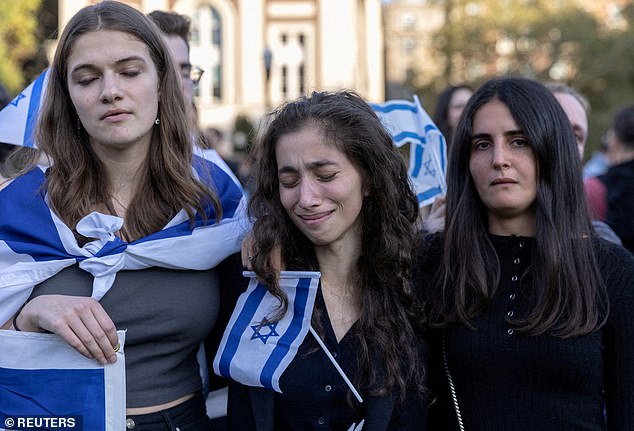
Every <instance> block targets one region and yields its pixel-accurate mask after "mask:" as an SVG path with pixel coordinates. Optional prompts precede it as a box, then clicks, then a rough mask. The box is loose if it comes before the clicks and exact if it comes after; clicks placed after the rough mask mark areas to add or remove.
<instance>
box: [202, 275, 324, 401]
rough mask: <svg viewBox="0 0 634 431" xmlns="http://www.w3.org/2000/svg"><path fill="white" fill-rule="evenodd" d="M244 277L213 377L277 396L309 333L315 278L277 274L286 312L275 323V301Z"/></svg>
mask: <svg viewBox="0 0 634 431" xmlns="http://www.w3.org/2000/svg"><path fill="white" fill-rule="evenodd" d="M244 274H245V276H247V277H251V282H250V283H249V287H248V288H247V290H246V292H244V293H243V294H242V295H241V296H240V298H238V302H237V304H236V307H235V309H234V311H233V314H232V315H231V319H230V320H229V324H228V325H227V329H226V330H225V333H224V335H223V337H222V341H221V343H220V347H219V348H218V353H217V354H216V357H215V358H214V364H213V365H214V371H215V373H216V374H218V375H219V376H223V377H227V378H230V379H232V380H235V381H237V382H240V383H242V384H245V385H249V386H259V387H265V388H268V389H272V390H275V391H277V392H282V391H281V390H280V386H279V379H280V376H281V375H282V373H283V372H284V370H285V369H286V367H287V366H288V364H290V362H291V361H292V360H293V358H294V357H295V354H296V353H297V349H298V348H299V346H300V345H301V344H302V342H303V341H304V338H305V337H306V334H307V333H308V330H309V327H310V321H311V316H312V314H313V307H314V305H315V296H316V294H317V286H318V284H319V276H320V274H319V272H300V271H282V272H281V274H280V287H281V289H282V290H283V291H284V292H285V293H286V295H287V297H288V309H287V311H286V313H285V314H284V315H283V316H282V318H281V319H279V320H276V319H275V316H277V314H278V311H279V306H280V302H279V300H278V299H277V298H276V297H275V296H273V295H272V294H271V293H269V291H268V289H267V288H266V286H264V285H262V284H261V283H259V282H258V280H257V279H256V277H255V273H253V272H245V273H244Z"/></svg>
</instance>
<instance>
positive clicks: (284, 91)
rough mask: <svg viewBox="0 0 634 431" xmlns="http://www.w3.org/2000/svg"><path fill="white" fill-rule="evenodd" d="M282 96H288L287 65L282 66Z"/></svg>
mask: <svg viewBox="0 0 634 431" xmlns="http://www.w3.org/2000/svg"><path fill="white" fill-rule="evenodd" d="M282 96H284V99H286V98H287V97H288V66H286V65H283V66H282Z"/></svg>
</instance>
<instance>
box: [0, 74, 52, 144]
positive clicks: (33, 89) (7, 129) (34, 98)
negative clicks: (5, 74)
mask: <svg viewBox="0 0 634 431" xmlns="http://www.w3.org/2000/svg"><path fill="white" fill-rule="evenodd" d="M47 79H48V69H47V70H45V71H44V72H42V74H41V75H40V76H38V78H37V79H36V80H35V81H33V82H32V83H31V84H30V85H29V86H28V87H26V88H25V89H24V90H22V92H21V93H20V94H18V95H17V96H16V98H15V99H13V100H12V101H11V102H9V104H8V105H7V106H5V107H4V108H3V109H2V110H1V111H0V142H3V143H5V144H13V145H21V146H23V147H35V141H34V132H35V123H36V122H37V117H38V114H39V111H40V104H41V102H42V100H43V96H44V89H45V88H46V81H47Z"/></svg>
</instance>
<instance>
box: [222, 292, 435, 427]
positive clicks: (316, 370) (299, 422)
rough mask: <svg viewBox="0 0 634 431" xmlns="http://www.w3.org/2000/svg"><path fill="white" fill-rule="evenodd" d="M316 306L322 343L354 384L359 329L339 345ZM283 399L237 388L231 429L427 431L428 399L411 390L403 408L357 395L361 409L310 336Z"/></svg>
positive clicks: (391, 400) (391, 397)
mask: <svg viewBox="0 0 634 431" xmlns="http://www.w3.org/2000/svg"><path fill="white" fill-rule="evenodd" d="M316 302H317V303H319V305H320V308H321V310H322V313H321V314H320V321H321V325H322V327H323V330H324V332H325V340H324V343H325V344H326V346H327V347H328V349H329V351H330V352H331V353H332V354H333V356H334V357H335V359H336V360H337V362H338V363H339V365H340V366H341V368H342V369H343V370H344V372H345V373H346V374H347V375H348V377H349V378H350V379H351V380H354V376H355V369H357V368H358V365H357V359H356V349H357V348H358V340H357V338H356V337H357V335H358V331H359V330H360V328H359V325H358V323H357V324H355V325H353V327H352V328H351V329H350V330H349V332H348V333H347V334H346V335H345V336H344V337H343V338H342V339H341V341H340V342H337V339H336V337H335V333H334V330H333V328H332V325H331V324H330V320H329V317H328V312H327V310H326V307H325V303H324V301H323V296H322V295H321V290H319V291H318V293H317V298H316ZM417 347H418V348H419V350H420V353H421V358H420V359H421V366H423V367H424V366H425V365H426V353H427V352H426V345H425V343H424V342H423V341H422V340H421V344H420V345H419V346H417ZM280 387H281V388H282V391H283V392H284V394H279V393H275V392H273V391H270V390H268V389H263V388H249V387H247V386H244V385H241V384H239V383H232V384H231V385H230V387H229V404H228V412H227V414H228V421H229V429H231V430H239V431H248V430H257V431H259V430H270V429H275V430H276V431H283V430H342V431H345V430H348V429H350V426H351V425H352V424H353V423H355V424H356V425H358V424H359V422H360V421H361V420H362V419H364V420H365V424H364V426H363V430H371V431H372V430H374V431H397V430H398V431H415V430H416V431H424V430H425V422H426V408H425V399H424V397H423V396H422V395H420V394H418V393H417V392H416V391H415V390H412V391H411V393H409V394H408V395H409V396H407V397H406V400H405V401H404V402H402V403H399V402H398V401H397V400H396V397H395V395H396V394H392V393H388V394H385V395H384V396H378V397H373V396H370V395H369V394H367V393H364V392H363V391H362V389H361V388H358V390H359V391H360V392H361V395H362V396H363V398H364V402H363V404H360V403H358V402H357V401H356V400H355V399H354V398H353V397H352V396H351V393H350V390H349V389H348V387H347V385H346V383H345V382H344V381H343V379H342V377H341V376H340V375H339V373H338V372H337V370H336V369H335V367H334V366H333V364H332V363H331V362H330V360H329V359H328V358H327V357H326V355H325V353H324V352H323V350H322V349H321V348H320V347H319V345H318V344H317V342H316V341H315V339H314V338H313V336H312V335H311V334H308V335H307V336H306V339H304V341H303V343H302V344H301V346H300V347H299V350H298V352H297V355H296V356H295V358H294V359H293V360H292V361H291V363H290V365H289V366H288V368H287V369H286V371H285V372H284V373H283V374H282V376H281V378H280Z"/></svg>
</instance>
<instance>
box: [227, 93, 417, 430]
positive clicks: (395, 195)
mask: <svg viewBox="0 0 634 431" xmlns="http://www.w3.org/2000/svg"><path fill="white" fill-rule="evenodd" d="M271 115H272V120H271V121H270V122H267V124H268V126H267V128H266V130H265V131H264V133H263V135H262V137H261V140H260V141H259V144H258V145H257V146H256V147H255V151H256V155H255V160H256V162H255V165H254V166H255V169H256V172H255V190H254V192H253V194H252V196H251V199H250V203H249V212H250V215H251V216H252V217H253V219H254V220H255V223H254V227H253V231H252V244H251V248H250V252H251V253H252V259H250V263H251V265H252V268H253V269H254V270H255V272H256V273H257V274H258V276H259V278H260V279H261V280H263V282H264V283H265V284H266V285H267V286H268V289H269V291H270V292H271V293H272V294H274V295H276V296H277V297H281V295H283V293H282V292H281V290H280V289H279V287H278V284H277V283H278V275H279V269H280V265H279V262H278V260H277V258H276V257H277V254H278V252H281V258H282V261H283V262H284V265H285V268H286V269H288V270H302V271H303V270H308V271H319V272H320V273H321V279H320V286H319V288H318V292H317V298H316V301H315V310H314V312H313V315H312V325H313V327H314V328H316V330H317V332H318V334H319V336H320V338H321V339H322V340H323V342H324V343H325V345H326V346H327V348H328V350H330V352H332V354H333V356H334V357H335V358H336V361H337V362H338V364H339V366H340V367H341V368H342V370H343V371H344V373H345V374H346V375H347V376H349V377H350V380H351V381H352V383H353V384H354V386H355V387H356V388H357V390H358V392H359V393H360V394H361V396H362V398H363V399H364V401H363V403H360V402H358V401H357V400H355V399H354V398H353V397H352V396H351V394H352V392H350V389H349V388H348V386H346V384H345V383H344V380H343V379H342V377H341V375H340V374H339V373H338V371H337V370H336V368H335V367H334V365H333V364H332V363H331V362H330V360H329V359H328V357H327V355H326V353H325V351H324V350H322V348H321V347H320V346H319V344H318V343H317V342H316V340H315V339H314V338H313V337H311V336H307V337H306V338H305V339H304V341H303V343H302V344H301V346H300V348H299V351H298V353H297V355H296V356H295V358H294V359H293V361H292V362H291V363H290V365H289V366H288V368H287V369H286V371H285V372H284V373H283V374H282V375H281V377H280V388H281V390H282V393H277V392H273V391H271V390H268V389H266V388H257V387H248V386H244V385H241V384H238V383H234V384H231V385H230V389H229V408H228V420H229V428H230V429H233V430H240V431H247V430H255V429H258V430H259V429H276V430H299V429H301V430H320V429H341V430H347V429H353V428H354V429H357V428H356V427H354V426H351V424H357V426H358V424H359V423H360V422H361V421H362V420H365V422H364V425H363V429H369V430H370V429H371V430H423V429H425V428H424V426H425V414H426V413H425V411H426V409H425V405H426V402H425V397H424V395H423V377H424V374H425V371H424V370H425V358H426V352H425V344H424V343H423V342H422V341H421V339H420V338H419V333H418V331H417V328H419V323H420V322H419V320H421V319H422V315H421V314H420V313H417V312H416V309H415V308H414V305H413V298H412V292H411V287H410V271H411V269H412V266H411V263H412V260H411V259H412V253H413V250H414V246H415V239H416V232H417V225H416V220H417V215H418V204H417V200H416V197H415V195H414V193H413V191H412V189H411V187H410V185H409V180H408V176H407V168H406V166H405V164H404V162H403V159H402V158H401V157H400V155H399V154H398V151H397V150H396V149H395V148H394V145H393V144H392V141H391V138H390V136H389V135H388V134H387V133H386V131H385V130H384V128H383V126H382V124H381V122H380V121H379V119H378V118H377V116H376V114H375V113H374V112H373V110H372V108H371V107H370V106H369V105H368V104H367V103H366V102H365V101H364V100H363V99H361V98H360V97H359V96H358V95H356V94H355V93H352V92H347V91H340V92H336V93H327V92H315V93H313V94H312V95H309V96H305V97H302V98H300V99H298V100H296V101H292V102H289V103H287V104H286V105H284V106H282V107H281V108H279V109H278V110H277V111H275V112H273V113H272V114H271ZM276 262H277V263H276ZM324 388H325V389H324Z"/></svg>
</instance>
